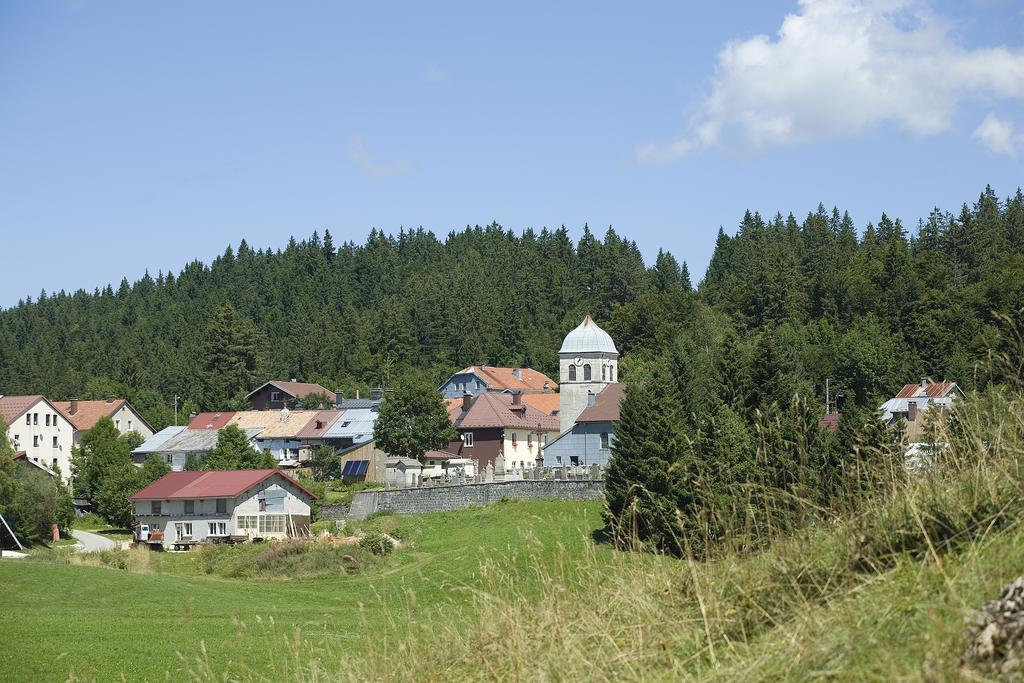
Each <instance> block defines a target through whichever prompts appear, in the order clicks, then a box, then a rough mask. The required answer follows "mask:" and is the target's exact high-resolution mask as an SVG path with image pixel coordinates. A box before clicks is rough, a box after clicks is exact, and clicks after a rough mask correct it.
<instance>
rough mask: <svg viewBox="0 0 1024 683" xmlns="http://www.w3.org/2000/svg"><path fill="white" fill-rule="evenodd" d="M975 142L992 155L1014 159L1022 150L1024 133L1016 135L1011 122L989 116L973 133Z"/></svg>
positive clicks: (1023, 147) (1023, 148) (993, 115)
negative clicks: (984, 147)
mask: <svg viewBox="0 0 1024 683" xmlns="http://www.w3.org/2000/svg"><path fill="white" fill-rule="evenodd" d="M973 137H974V138H975V139H976V140H979V141H980V142H981V144H983V145H985V146H986V147H988V149H989V151H991V152H992V153H993V154H1005V155H1006V156H1009V157H1016V156H1017V155H1018V154H1020V152H1021V150H1024V133H1018V132H1017V131H1016V128H1015V127H1014V125H1013V121H1010V120H1008V119H1003V118H1000V117H998V116H996V115H995V114H989V115H988V116H986V117H985V120H984V121H982V122H981V125H980V126H978V127H977V129H975V131H974V136H973Z"/></svg>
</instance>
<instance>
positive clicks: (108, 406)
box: [53, 396, 156, 446]
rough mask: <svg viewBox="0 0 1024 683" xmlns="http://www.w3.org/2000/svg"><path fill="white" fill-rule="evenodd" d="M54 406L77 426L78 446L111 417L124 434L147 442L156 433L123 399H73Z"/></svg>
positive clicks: (55, 402) (59, 402) (75, 438)
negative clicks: (138, 437)
mask: <svg viewBox="0 0 1024 683" xmlns="http://www.w3.org/2000/svg"><path fill="white" fill-rule="evenodd" d="M53 405H54V407H55V408H57V410H58V411H60V414H61V415H63V416H64V417H66V418H67V419H68V421H69V422H71V424H73V425H74V426H75V435H74V442H75V445H76V446H77V445H78V444H79V443H81V441H82V437H83V436H84V435H85V433H86V432H87V431H89V430H90V429H92V428H93V427H95V426H96V423H97V422H99V421H100V420H101V419H102V418H104V417H109V418H110V419H111V421H112V422H113V423H114V426H115V427H117V430H118V431H119V432H121V433H122V434H127V433H128V432H135V433H136V434H138V435H139V436H141V437H142V439H143V440H145V439H148V438H149V437H151V436H153V434H155V433H156V432H155V430H154V429H153V428H152V427H150V426H149V423H148V422H146V420H145V419H144V418H143V417H142V415H140V414H139V411H137V410H135V408H134V407H133V406H132V404H130V403H128V401H126V400H124V399H123V398H114V397H113V396H108V397H107V398H105V399H103V400H100V401H80V400H78V399H77V398H73V399H71V400H70V401H53Z"/></svg>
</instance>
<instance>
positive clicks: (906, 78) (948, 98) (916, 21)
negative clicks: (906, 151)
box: [637, 0, 1024, 162]
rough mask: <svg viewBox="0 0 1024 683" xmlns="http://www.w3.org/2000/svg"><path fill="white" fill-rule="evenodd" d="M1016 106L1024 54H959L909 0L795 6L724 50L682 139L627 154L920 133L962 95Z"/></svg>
mask: <svg viewBox="0 0 1024 683" xmlns="http://www.w3.org/2000/svg"><path fill="white" fill-rule="evenodd" d="M981 97H985V98H989V99H1019V98H1024V50H1021V49H1009V48H1006V47H989V48H980V49H974V50H968V49H964V48H962V47H960V46H959V45H958V44H957V42H956V40H955V38H954V37H953V36H952V35H951V26H950V24H949V23H948V22H947V21H945V20H944V19H943V18H942V17H940V16H938V15H936V14H934V13H932V12H931V11H929V10H928V8H927V7H926V6H925V5H923V4H921V3H920V2H916V1H914V0H801V1H800V10H799V11H798V12H797V13H796V14H789V15H787V16H786V18H785V20H784V21H783V22H782V27H781V28H780V29H779V32H778V35H777V36H776V37H775V38H772V37H770V36H767V35H758V36H754V37H752V38H749V39H747V40H739V41H734V42H731V43H728V44H727V45H725V47H724V48H722V50H721V51H720V52H719V55H718V63H717V66H716V68H715V74H714V76H713V78H712V80H711V91H710V94H708V95H707V96H706V97H705V98H704V100H703V101H702V102H701V104H700V106H699V107H698V109H697V112H696V114H695V115H694V116H693V118H692V119H691V121H690V125H689V127H688V130H687V132H686V133H685V134H683V135H681V136H680V137H678V138H677V139H675V140H672V141H670V142H668V143H665V144H660V145H656V144H646V145H641V146H639V147H638V148H637V158H638V159H639V160H640V161H645V162H665V161H671V160H673V159H678V158H681V157H683V156H685V155H687V154H689V153H690V152H692V151H694V150H697V149H700V148H703V147H708V146H711V145H715V144H720V143H723V142H734V141H738V142H740V143H742V144H747V145H752V146H754V147H760V146H767V145H784V144H792V143H801V142H811V141H816V140H827V139H839V138H847V137H851V136H854V135H857V134H859V133H862V132H863V131H865V130H867V129H869V128H871V127H873V126H876V125H878V124H882V123H889V124H893V125H895V126H897V127H898V128H900V129H902V130H904V131H906V132H907V133H910V134H912V135H919V136H926V135H934V134H937V133H941V132H945V131H949V130H951V129H952V128H953V120H954V115H955V113H956V111H957V109H958V108H959V106H960V105H961V104H962V103H963V102H965V101H967V100H969V99H972V98H981Z"/></svg>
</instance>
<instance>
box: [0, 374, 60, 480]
mask: <svg viewBox="0 0 1024 683" xmlns="http://www.w3.org/2000/svg"><path fill="white" fill-rule="evenodd" d="M0 419H3V421H4V422H5V423H6V424H7V438H8V439H10V442H11V445H12V446H13V448H14V451H15V453H19V452H23V453H24V454H25V455H24V457H25V458H27V459H28V460H30V461H31V462H33V463H35V464H37V465H41V466H42V467H44V468H46V469H48V470H52V471H55V472H59V473H60V476H61V478H62V479H63V480H64V481H65V482H68V483H70V481H71V449H72V447H73V446H74V443H75V441H74V438H75V426H74V425H73V424H72V423H71V422H70V421H69V420H68V418H66V417H65V416H64V415H62V414H61V412H60V410H58V409H57V407H56V406H55V405H54V404H53V403H51V402H50V401H48V400H47V399H46V398H45V397H43V396H41V395H39V394H35V395H32V396H0Z"/></svg>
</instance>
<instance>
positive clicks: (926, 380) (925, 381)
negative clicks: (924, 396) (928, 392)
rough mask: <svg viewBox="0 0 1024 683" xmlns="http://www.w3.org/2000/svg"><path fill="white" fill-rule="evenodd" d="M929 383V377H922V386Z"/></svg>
mask: <svg viewBox="0 0 1024 683" xmlns="http://www.w3.org/2000/svg"><path fill="white" fill-rule="evenodd" d="M927 385H928V378H927V377H922V378H921V386H922V387H925V386H927Z"/></svg>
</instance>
